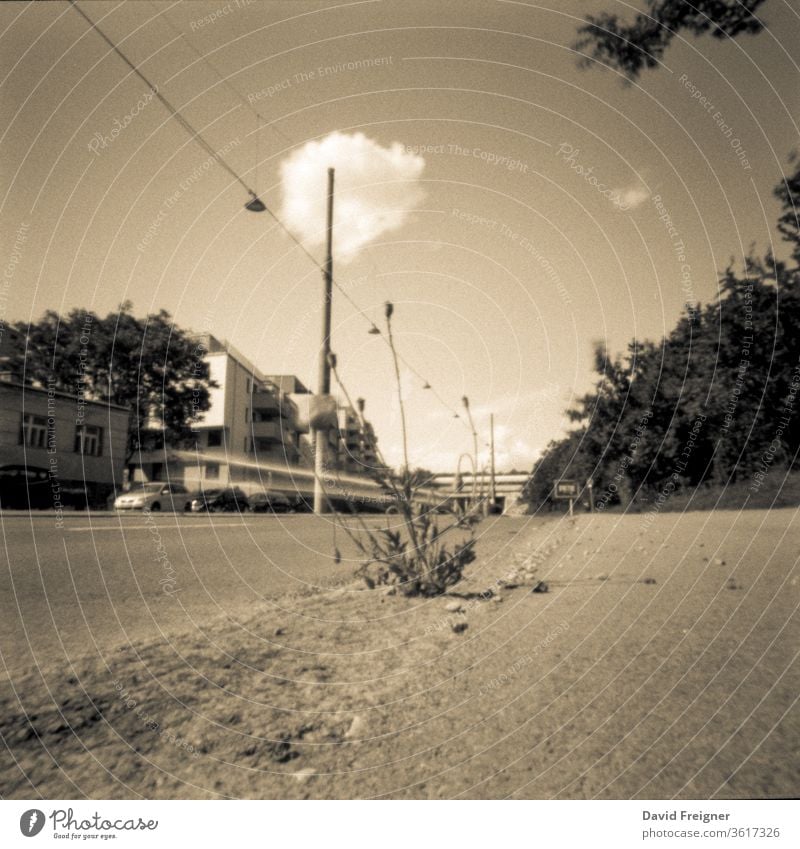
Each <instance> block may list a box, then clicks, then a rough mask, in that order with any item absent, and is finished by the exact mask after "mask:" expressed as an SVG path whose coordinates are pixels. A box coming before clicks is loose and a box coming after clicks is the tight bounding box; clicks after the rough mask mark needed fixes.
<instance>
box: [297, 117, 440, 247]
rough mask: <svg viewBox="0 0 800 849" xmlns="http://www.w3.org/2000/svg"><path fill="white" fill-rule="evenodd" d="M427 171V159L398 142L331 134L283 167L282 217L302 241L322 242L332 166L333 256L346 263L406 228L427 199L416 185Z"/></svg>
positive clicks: (358, 135) (359, 134)
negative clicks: (381, 238)
mask: <svg viewBox="0 0 800 849" xmlns="http://www.w3.org/2000/svg"><path fill="white" fill-rule="evenodd" d="M424 167H425V160H424V159H423V158H422V157H421V156H417V155H415V154H411V153H407V152H406V150H405V148H404V147H403V145H401V144H400V143H399V142H394V143H393V144H392V145H391V146H390V147H382V146H381V145H379V144H378V143H377V142H375V141H373V140H372V139H370V138H367V136H365V135H364V134H363V133H355V134H348V133H338V132H336V133H331V134H330V135H328V136H326V137H325V138H324V139H322V140H320V141H310V142H308V143H307V144H305V145H303V147H301V148H300V149H299V150H297V151H295V152H294V153H293V154H292V155H291V156H289V157H288V158H287V159H286V160H284V162H283V163H282V165H281V181H282V189H283V207H282V210H281V217H282V218H283V220H284V222H285V223H286V224H287V226H288V227H289V228H290V229H291V230H292V231H293V232H294V233H296V234H297V235H298V236H299V237H300V238H301V239H303V240H304V241H306V242H308V243H310V244H311V245H322V244H324V242H325V222H326V202H327V184H328V183H327V181H328V177H327V172H328V168H334V169H335V172H336V173H335V197H334V213H333V220H334V231H333V245H334V255H335V257H336V259H337V260H343V261H345V262H346V261H348V260H351V259H353V258H354V257H355V256H356V254H357V253H358V252H359V251H360V250H361V248H362V247H364V245H366V244H367V243H368V242H370V241H372V240H373V239H376V238H377V237H378V236H381V235H383V234H384V233H389V232H392V231H393V230H397V229H398V228H400V227H401V226H402V225H403V224H404V222H405V221H406V219H407V218H408V214H409V212H410V210H412V209H413V208H414V207H416V206H417V205H418V204H419V203H420V202H421V200H422V199H423V197H424V192H423V190H422V188H421V186H420V185H419V182H418V181H419V177H420V175H421V174H422V171H423V169H424Z"/></svg>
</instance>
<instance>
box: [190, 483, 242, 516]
mask: <svg viewBox="0 0 800 849" xmlns="http://www.w3.org/2000/svg"><path fill="white" fill-rule="evenodd" d="M190 509H191V511H192V512H193V513H234V512H237V513H247V512H249V510H250V500H249V499H248V497H247V496H246V495H245V494H244V492H242V490H241V489H239V487H236V486H232V487H227V488H226V489H207V490H205V492H201V493H200V494H199V495H197V496H195V497H194V498H193V499H192V503H191V506H190Z"/></svg>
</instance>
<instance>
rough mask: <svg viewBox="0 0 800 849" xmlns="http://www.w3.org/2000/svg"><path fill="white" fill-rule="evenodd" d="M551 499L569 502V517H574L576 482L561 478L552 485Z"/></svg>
mask: <svg viewBox="0 0 800 849" xmlns="http://www.w3.org/2000/svg"><path fill="white" fill-rule="evenodd" d="M553 497H554V498H557V499H559V500H560V501H563V500H564V499H568V500H569V515H570V516H572V515H574V513H573V504H574V503H575V499H576V498H577V497H578V482H577V481H574V480H564V479H563V478H561V479H560V480H557V481H555V482H554V484H553Z"/></svg>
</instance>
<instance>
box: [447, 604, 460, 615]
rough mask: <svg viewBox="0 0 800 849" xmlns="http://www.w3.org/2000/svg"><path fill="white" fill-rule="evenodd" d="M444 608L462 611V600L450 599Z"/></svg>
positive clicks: (454, 611)
mask: <svg viewBox="0 0 800 849" xmlns="http://www.w3.org/2000/svg"><path fill="white" fill-rule="evenodd" d="M444 609H445V610H446V611H447V612H448V613H460V612H461V602H460V601H450V602H448V603H447V604H446V605H445V607H444Z"/></svg>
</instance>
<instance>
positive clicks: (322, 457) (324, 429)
mask: <svg viewBox="0 0 800 849" xmlns="http://www.w3.org/2000/svg"><path fill="white" fill-rule="evenodd" d="M326 232H327V236H326V250H325V267H324V269H323V272H322V278H323V282H324V286H325V300H324V302H323V310H322V347H321V349H320V352H319V390H318V391H319V406H318V407H317V415H318V416H320V419H321V418H322V413H323V409H322V407H323V405H324V404H325V398H326V396H329V395H330V394H331V363H330V355H331V306H332V303H333V168H328V218H327V231H326ZM329 432H330V427H329V423H326V422H324V421H322V420H319V421H317V422H316V423H315V426H314V512H315V513H316V514H317V515H319V514H322V513H327V512H328V499H327V498H326V496H325V491H324V489H323V486H322V481H323V480H324V479H325V477H326V476H327V475H328V472H329V469H328V435H329Z"/></svg>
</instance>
